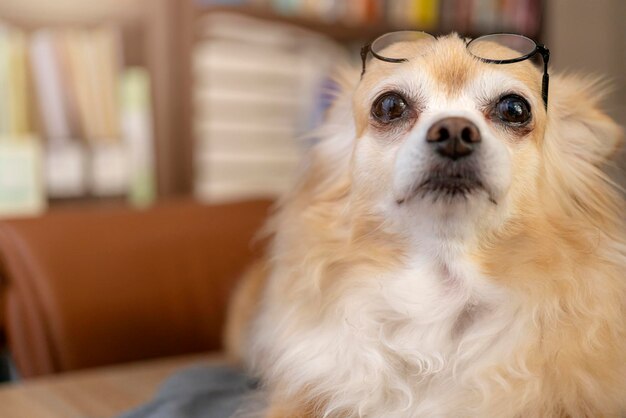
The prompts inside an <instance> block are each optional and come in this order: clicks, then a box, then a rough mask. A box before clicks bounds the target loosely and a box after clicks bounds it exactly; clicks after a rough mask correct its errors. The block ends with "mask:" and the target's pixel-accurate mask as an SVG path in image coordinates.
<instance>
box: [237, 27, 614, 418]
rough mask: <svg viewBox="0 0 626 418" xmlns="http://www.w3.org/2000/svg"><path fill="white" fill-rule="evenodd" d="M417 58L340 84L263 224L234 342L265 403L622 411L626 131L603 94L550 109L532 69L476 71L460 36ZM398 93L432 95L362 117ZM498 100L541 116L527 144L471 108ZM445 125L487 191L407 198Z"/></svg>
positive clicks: (576, 90) (571, 83) (327, 409)
mask: <svg viewBox="0 0 626 418" xmlns="http://www.w3.org/2000/svg"><path fill="white" fill-rule="evenodd" d="M404 47H405V48H407V54H409V53H411V51H412V50H411V46H404ZM414 55H415V56H416V58H415V59H411V60H410V61H409V62H408V63H404V64H387V63H382V62H377V61H376V60H372V61H370V62H369V63H368V71H367V73H366V75H365V77H364V78H363V80H360V79H359V73H358V71H357V70H350V71H346V72H344V74H343V75H342V76H341V77H340V80H341V84H342V89H341V93H340V94H339V96H338V97H337V100H336V103H335V104H334V106H333V108H332V110H331V111H330V114H329V116H328V120H327V122H326V124H325V126H324V127H322V128H321V130H320V132H319V133H318V136H319V143H318V144H317V145H316V146H315V147H314V149H313V150H312V151H311V153H310V155H309V156H308V157H307V164H306V168H305V169H303V173H302V175H301V178H300V179H299V182H298V184H297V185H296V186H295V187H294V189H293V191H292V192H291V193H289V194H288V195H287V196H285V197H284V199H283V200H282V202H281V203H280V205H279V207H278V209H277V211H276V214H275V216H274V217H273V219H272V220H271V222H270V224H269V225H268V230H269V231H270V233H271V234H272V236H273V238H272V244H271V247H270V249H269V251H268V254H267V257H266V259H265V260H264V261H263V262H262V265H263V267H256V268H255V269H254V274H252V275H251V276H250V277H251V279H250V280H253V281H254V284H253V285H252V284H250V285H244V288H245V289H247V290H245V296H240V297H239V298H238V301H237V303H238V306H248V308H249V309H250V312H247V313H246V315H238V316H237V318H235V319H234V320H232V321H231V323H230V325H229V330H228V333H229V335H230V338H229V341H231V352H233V353H234V354H238V355H239V357H241V358H242V360H243V361H244V362H245V364H246V365H247V366H248V367H250V368H251V370H253V371H254V372H256V373H258V374H260V376H261V377H262V378H263V381H264V383H265V385H266V387H267V389H268V391H269V393H270V399H271V405H270V408H269V410H268V411H266V412H265V416H268V417H274V418H278V417H342V418H344V417H374V418H380V417H388V418H393V417H407V418H411V417H429V418H431V417H432V418H434V417H454V418H460V417H503V418H504V417H511V418H514V417H524V418H526V417H572V418H574V417H577V418H578V417H611V416H612V417H617V416H619V414H620V413H621V414H623V413H625V412H626V277H625V276H626V243H625V240H624V225H623V218H624V202H623V201H622V199H621V197H620V194H619V193H618V192H617V191H616V190H615V189H614V187H613V186H612V185H611V182H610V181H609V180H608V178H607V177H606V176H605V175H604V174H603V172H602V170H601V166H602V164H603V163H604V161H605V160H606V158H608V156H609V155H611V154H612V153H613V151H614V150H615V149H616V148H617V147H618V146H619V144H620V142H621V139H622V134H621V130H620V129H619V128H618V127H617V126H616V125H615V123H614V122H613V121H612V120H610V119H609V118H608V117H607V116H606V115H605V114H604V113H602V111H601V110H600V108H599V107H598V103H599V101H600V99H601V97H600V96H599V95H598V94H596V93H595V91H596V87H595V85H594V83H592V82H589V81H588V80H585V79H582V78H579V77H574V76H570V77H560V76H554V77H552V84H551V88H550V106H549V109H548V111H547V113H546V111H545V110H544V109H543V103H542V102H541V96H540V79H541V74H540V73H539V72H538V71H537V70H536V69H535V68H534V67H533V66H532V65H531V64H530V63H528V62H525V63H519V64H514V65H509V66H505V65H493V64H485V63H481V62H478V61H477V60H475V59H473V58H472V57H471V56H469V54H467V52H466V50H465V46H464V44H463V42H462V41H461V40H460V39H459V38H458V37H456V36H449V37H445V38H440V39H439V40H437V41H436V42H435V43H434V44H433V45H432V46H429V47H428V49H427V50H426V52H425V53H420V54H414ZM411 56H412V55H411ZM390 85H391V86H394V87H398V88H401V89H402V90H403V91H407V92H409V94H415V95H419V96H420V97H422V98H423V101H424V110H423V111H422V113H421V114H420V115H419V117H418V118H417V119H416V121H415V122H414V124H413V125H412V126H411V127H409V128H406V130H405V131H403V132H395V133H393V134H390V133H386V132H385V133H380V132H377V131H375V130H374V129H373V128H372V125H371V122H370V120H369V116H368V115H369V108H370V106H371V103H372V100H373V98H374V97H375V96H376V95H377V94H378V93H379V92H380V91H384V90H385V89H386V88H388V87H389V86H390ZM504 90H514V91H516V92H520V93H521V94H524V95H525V97H527V99H528V100H529V102H530V104H531V106H532V111H533V122H532V130H531V132H530V133H529V134H528V135H526V136H524V137H522V138H519V137H515V136H514V135H513V134H511V133H510V132H507V131H504V130H501V129H499V128H497V127H494V126H493V124H492V122H491V121H489V120H488V118H486V117H485V116H484V115H483V114H482V113H481V112H480V111H479V110H477V109H479V106H478V104H477V103H479V102H480V100H483V99H484V98H485V97H487V98H489V97H493V96H494V95H496V96H497V95H498V94H500V93H501V92H503V91H504ZM448 115H453V116H454V115H461V116H464V117H467V118H470V119H471V120H473V121H475V123H476V124H477V126H479V128H480V129H481V132H482V133H483V143H482V144H481V146H482V147H483V150H484V155H483V156H482V158H484V164H483V170H484V173H485V177H486V178H488V183H489V185H490V187H491V196H487V195H486V193H485V194H480V193H479V194H477V195H471V196H469V197H468V198H467V199H465V200H463V201H461V202H448V201H447V200H445V199H442V200H440V201H434V200H432V199H429V198H427V197H424V198H420V197H419V196H417V197H412V198H411V199H410V200H408V201H407V202H405V203H403V204H399V203H398V199H399V198H402V197H405V194H406V192H407V190H409V189H408V188H410V186H411V182H412V181H413V180H412V179H413V177H411V176H415V175H417V174H419V172H420V170H425V169H426V165H425V160H424V158H425V157H424V153H425V151H424V149H423V140H422V139H421V138H423V135H424V132H425V129H427V127H428V126H430V124H431V123H432V122H433V121H435V120H437V119H438V118H441V117H445V116H448ZM488 197H491V198H492V199H493V200H494V201H495V203H494V202H491V201H490V199H489V198H488ZM260 271H262V272H264V273H263V277H261V276H260V275H259V272H260ZM244 283H245V282H244ZM250 283H252V282H250ZM251 289H252V290H254V291H252V290H251ZM255 289H257V290H255Z"/></svg>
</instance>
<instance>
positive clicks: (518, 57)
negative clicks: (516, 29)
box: [361, 31, 550, 109]
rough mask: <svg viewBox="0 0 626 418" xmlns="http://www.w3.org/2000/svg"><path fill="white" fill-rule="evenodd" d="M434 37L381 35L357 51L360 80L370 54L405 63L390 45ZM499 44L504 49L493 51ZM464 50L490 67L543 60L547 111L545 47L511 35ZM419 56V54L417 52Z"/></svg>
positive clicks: (486, 38)
mask: <svg viewBox="0 0 626 418" xmlns="http://www.w3.org/2000/svg"><path fill="white" fill-rule="evenodd" d="M434 40H435V37H434V36H432V35H430V34H428V33H426V32H419V31H398V32H390V33H387V34H384V35H382V36H380V37H378V38H376V39H375V40H374V42H371V43H369V44H367V45H365V46H363V48H361V60H362V61H363V70H362V71H361V77H363V74H365V64H366V61H367V55H368V54H369V53H370V52H371V53H372V55H373V56H374V57H375V58H376V59H379V60H381V61H385V62H393V63H399V62H406V61H408V58H407V57H405V56H401V55H402V52H403V51H401V50H399V49H398V48H393V47H392V46H393V45H395V44H398V43H402V42H416V43H418V44H419V43H426V42H431V41H434ZM494 44H495V45H499V46H501V47H504V48H493V46H494ZM466 47H467V51H468V52H469V53H470V54H471V55H472V56H474V57H476V58H478V59H479V60H481V61H483V62H487V63H490V64H513V63H516V62H520V61H525V60H527V59H530V58H532V57H534V56H536V55H537V54H540V55H541V57H542V59H543V79H542V83H541V97H542V98H543V103H544V105H545V106H546V109H547V108H548V84H549V82H550V76H549V74H548V61H549V59H550V50H549V49H548V48H546V47H545V45H541V44H538V43H537V42H535V41H533V40H532V39H530V38H527V37H526V36H523V35H517V34H514V33H496V34H492V35H485V36H481V37H478V38H476V39H472V40H470V41H469V42H466ZM418 54H419V53H418Z"/></svg>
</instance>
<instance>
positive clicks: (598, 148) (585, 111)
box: [543, 76, 624, 226]
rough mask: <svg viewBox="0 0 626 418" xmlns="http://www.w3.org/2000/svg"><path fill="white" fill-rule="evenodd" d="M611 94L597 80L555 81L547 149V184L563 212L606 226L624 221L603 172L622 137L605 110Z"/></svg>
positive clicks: (567, 78)
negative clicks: (604, 103) (605, 100)
mask: <svg viewBox="0 0 626 418" xmlns="http://www.w3.org/2000/svg"><path fill="white" fill-rule="evenodd" d="M607 92H608V89H607V87H606V84H603V83H602V82H599V81H598V80H597V79H596V80H593V79H589V78H582V77H577V76H556V77H554V78H553V80H551V86H550V102H549V105H548V124H547V129H546V135H545V144H544V147H543V150H544V157H545V161H546V164H544V170H545V176H544V181H546V182H547V184H548V185H549V186H550V188H551V189H552V191H553V196H555V197H556V198H557V201H558V202H559V203H560V206H561V208H563V209H565V211H566V212H567V213H570V214H576V213H577V214H580V215H582V216H584V218H585V219H586V221H587V222H591V223H594V224H596V225H604V226H606V225H614V223H615V222H616V220H618V219H620V218H622V217H623V212H622V209H621V208H622V206H621V199H620V198H619V193H617V190H616V188H615V184H614V183H613V182H612V181H611V179H610V178H609V176H607V174H606V173H605V172H604V170H603V168H604V166H605V165H606V164H605V163H606V162H608V160H609V159H610V158H611V157H613V156H614V155H616V153H617V151H618V149H619V148H620V146H621V144H622V141H623V137H624V133H623V131H622V128H620V126H619V125H617V124H616V123H615V121H613V119H611V118H610V117H609V116H608V115H607V114H606V113H604V111H603V110H602V108H601V101H602V99H603V98H604V97H605V96H606V94H607ZM607 221H608V223H606V222H607Z"/></svg>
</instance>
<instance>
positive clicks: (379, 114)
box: [372, 92, 409, 123]
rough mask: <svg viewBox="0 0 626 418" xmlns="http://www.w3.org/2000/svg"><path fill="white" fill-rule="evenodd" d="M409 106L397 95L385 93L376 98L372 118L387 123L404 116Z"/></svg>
mask: <svg viewBox="0 0 626 418" xmlns="http://www.w3.org/2000/svg"><path fill="white" fill-rule="evenodd" d="M408 107H409V105H408V104H407V103H406V100H404V98H403V97H402V96H401V95H400V94H398V93H393V92H391V93H385V94H383V95H382V96H380V97H378V99H376V101H375V102H374V105H373V106H372V116H374V118H376V120H378V121H380V122H383V123H387V122H391V121H393V120H395V119H399V118H401V117H402V116H404V114H405V112H406V111H407V109H408Z"/></svg>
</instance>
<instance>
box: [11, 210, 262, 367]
mask: <svg viewBox="0 0 626 418" xmlns="http://www.w3.org/2000/svg"><path fill="white" fill-rule="evenodd" d="M269 206H270V203H269V202H267V201H251V202H242V203H237V204H228V205H221V206H207V205H202V204H199V203H196V202H193V201H177V202H170V203H166V204H160V205H157V206H156V207H154V208H151V209H148V210H144V211H138V210H132V209H122V208H118V209H90V210H85V209H82V210H74V209H73V210H58V211H56V212H52V213H50V214H47V215H45V216H42V217H39V218H34V219H23V220H11V221H3V222H0V283H1V288H0V295H2V299H4V302H3V303H0V308H2V310H3V312H2V314H0V321H2V322H1V324H2V325H3V328H4V333H5V335H6V338H7V341H8V346H9V350H10V352H11V354H12V356H13V358H14V360H15V362H16V365H17V368H18V371H19V372H20V373H21V375H22V376H23V377H31V376H38V375H43V374H50V373H57V372H62V371H68V370H75V369H80V368H86V367H94V366H102V365H107V364H113V363H120V362H128V361H134V360H140V359H146V358H154V357H160V356H169V355H179V354H185V353H192V352H200V351H207V350H217V349H219V348H220V345H221V332H222V323H223V321H224V314H225V307H226V304H227V301H228V297H229V294H230V292H231V290H232V289H233V285H234V284H235V282H236V279H237V277H238V276H239V274H240V273H241V271H242V269H243V268H244V267H245V266H246V264H248V263H249V262H250V261H251V258H252V257H254V256H256V255H258V253H259V252H260V251H262V243H257V244H256V245H251V244H250V242H251V239H252V238H253V236H254V235H255V232H256V231H257V230H258V229H259V227H260V226H261V225H262V223H263V221H264V219H265V217H266V215H267V212H268V208H269Z"/></svg>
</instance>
